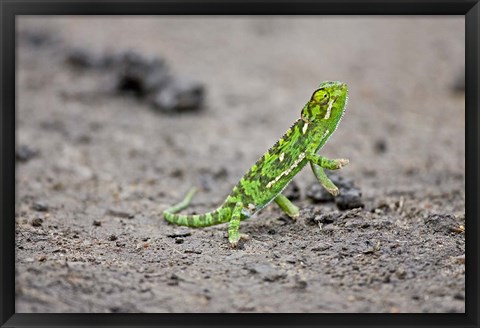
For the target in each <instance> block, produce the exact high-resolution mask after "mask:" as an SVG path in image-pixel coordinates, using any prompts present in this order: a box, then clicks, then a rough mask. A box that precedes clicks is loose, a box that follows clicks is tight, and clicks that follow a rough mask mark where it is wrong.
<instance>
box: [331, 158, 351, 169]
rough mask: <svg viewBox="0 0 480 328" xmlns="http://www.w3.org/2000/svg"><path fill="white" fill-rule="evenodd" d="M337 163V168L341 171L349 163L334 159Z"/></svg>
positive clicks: (343, 159) (345, 160)
mask: <svg viewBox="0 0 480 328" xmlns="http://www.w3.org/2000/svg"><path fill="white" fill-rule="evenodd" d="M334 161H336V162H337V163H338V168H339V169H341V168H342V167H344V166H347V165H348V163H350V161H349V160H348V159H346V158H339V159H334Z"/></svg>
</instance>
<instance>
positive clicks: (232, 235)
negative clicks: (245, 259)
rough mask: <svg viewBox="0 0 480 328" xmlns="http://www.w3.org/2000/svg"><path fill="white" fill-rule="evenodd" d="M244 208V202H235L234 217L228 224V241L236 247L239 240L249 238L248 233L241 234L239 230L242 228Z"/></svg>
mask: <svg viewBox="0 0 480 328" xmlns="http://www.w3.org/2000/svg"><path fill="white" fill-rule="evenodd" d="M242 209H243V204H242V203H241V202H238V203H236V204H235V207H234V208H233V212H232V217H231V218H230V222H229V224H228V241H229V242H230V245H231V246H232V247H233V248H235V247H237V245H238V241H239V240H240V239H241V238H242V239H248V238H249V237H248V235H245V234H241V233H239V232H238V229H239V228H240V220H241V218H242Z"/></svg>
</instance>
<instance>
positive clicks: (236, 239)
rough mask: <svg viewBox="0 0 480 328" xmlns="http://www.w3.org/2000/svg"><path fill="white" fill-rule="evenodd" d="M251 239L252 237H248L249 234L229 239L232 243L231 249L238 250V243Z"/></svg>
mask: <svg viewBox="0 0 480 328" xmlns="http://www.w3.org/2000/svg"><path fill="white" fill-rule="evenodd" d="M249 239H250V236H249V235H247V234H244V233H241V234H239V235H238V237H237V238H230V237H229V238H228V242H229V243H230V247H231V248H237V246H238V242H239V241H240V240H249Z"/></svg>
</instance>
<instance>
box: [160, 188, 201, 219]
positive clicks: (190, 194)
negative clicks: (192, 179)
mask: <svg viewBox="0 0 480 328" xmlns="http://www.w3.org/2000/svg"><path fill="white" fill-rule="evenodd" d="M196 192H197V188H192V189H190V190H189V191H188V193H187V194H186V195H185V198H184V199H183V200H182V201H181V202H180V203H178V204H175V205H173V206H172V207H170V208H168V209H166V210H165V211H167V212H170V213H172V214H174V213H177V212H180V211H181V210H183V209H185V208H187V207H188V205H190V203H191V202H192V198H193V195H195V193H196Z"/></svg>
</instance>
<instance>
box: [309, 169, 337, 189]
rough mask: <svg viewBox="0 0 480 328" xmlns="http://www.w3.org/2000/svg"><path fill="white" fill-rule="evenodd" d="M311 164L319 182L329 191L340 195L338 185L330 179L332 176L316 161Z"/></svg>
mask: <svg viewBox="0 0 480 328" xmlns="http://www.w3.org/2000/svg"><path fill="white" fill-rule="evenodd" d="M310 166H311V167H312V171H313V174H315V177H316V178H317V180H318V182H320V184H321V185H322V186H323V188H325V189H326V190H327V191H328V192H329V193H331V194H332V195H333V196H338V194H339V193H340V191H339V190H338V187H337V186H336V185H335V184H334V183H333V182H332V180H330V178H329V177H328V176H327V175H326V174H325V171H324V170H323V168H322V167H321V166H319V165H317V164H315V163H312V162H310Z"/></svg>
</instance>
